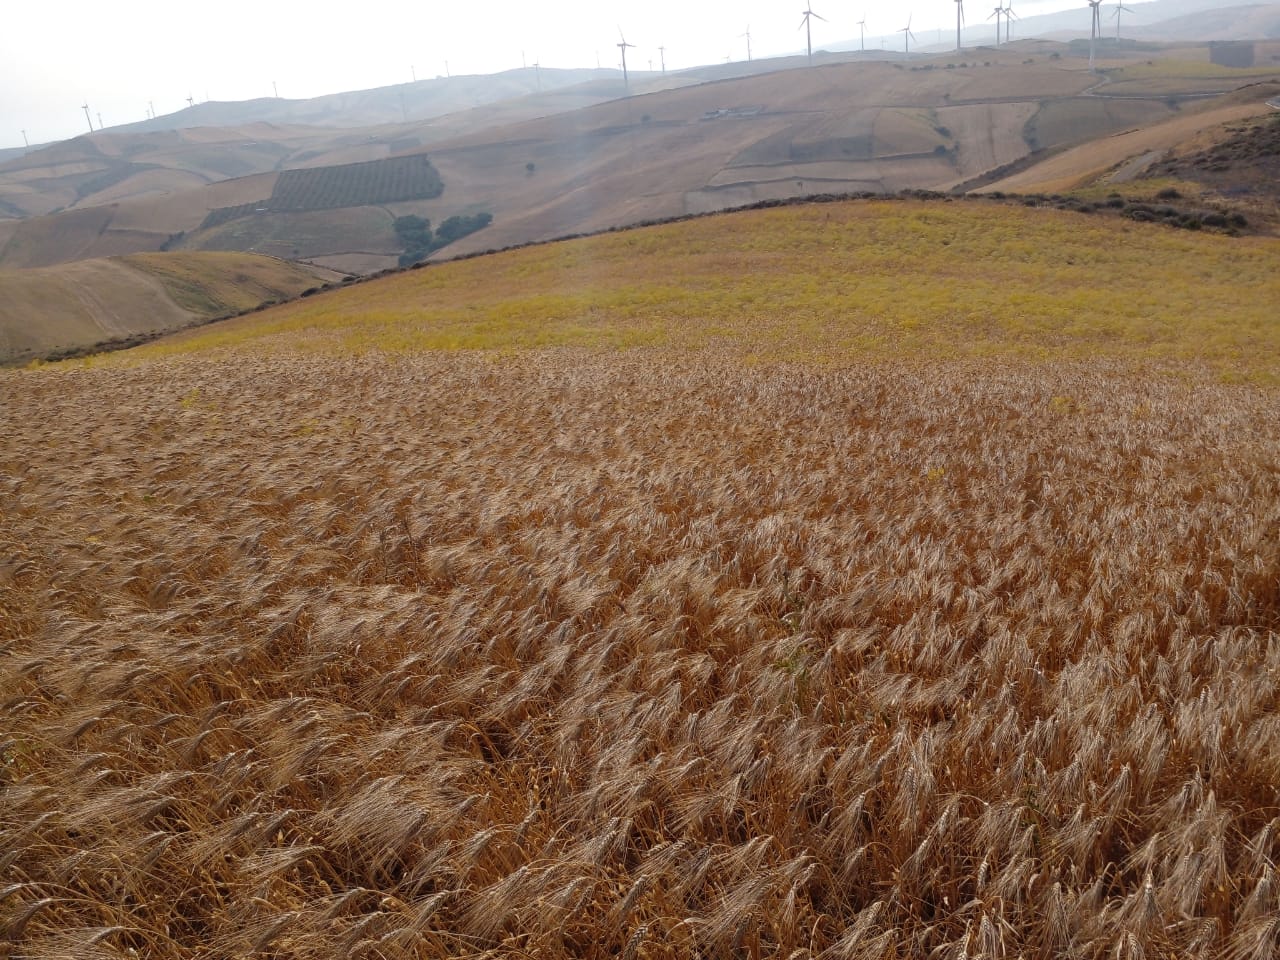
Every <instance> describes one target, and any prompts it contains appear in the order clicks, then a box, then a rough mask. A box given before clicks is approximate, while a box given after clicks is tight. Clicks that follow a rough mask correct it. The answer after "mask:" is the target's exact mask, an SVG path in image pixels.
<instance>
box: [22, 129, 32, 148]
mask: <svg viewBox="0 0 1280 960" xmlns="http://www.w3.org/2000/svg"><path fill="white" fill-rule="evenodd" d="M22 142H23V143H24V144H26V146H27V147H28V148H30V146H31V141H30V140H28V139H27V131H25V130H23V131H22Z"/></svg>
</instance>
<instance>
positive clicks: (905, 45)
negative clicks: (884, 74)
mask: <svg viewBox="0 0 1280 960" xmlns="http://www.w3.org/2000/svg"><path fill="white" fill-rule="evenodd" d="M1099 2H1101V0H1099ZM898 33H900V34H902V50H903V52H904V53H910V52H911V41H912V40H915V39H916V35H915V34H914V33H912V32H911V16H910V15H908V16H907V25H906V26H905V27H903V28H902V29H901V30H899V31H898Z"/></svg>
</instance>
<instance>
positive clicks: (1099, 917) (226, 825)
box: [0, 351, 1280, 958]
mask: <svg viewBox="0 0 1280 960" xmlns="http://www.w3.org/2000/svg"><path fill="white" fill-rule="evenodd" d="M0 391H2V392H3V393H4V394H5V404H4V408H3V413H2V414H0V422H2V424H3V431H2V432H3V433H4V435H5V436H6V437H7V438H8V439H7V440H6V441H5V442H4V443H3V445H0V517H3V522H2V524H0V557H2V558H3V566H0V631H2V632H3V634H4V636H5V637H6V640H5V644H4V648H3V651H2V652H0V690H2V691H3V697H4V706H3V711H4V716H5V718H6V719H5V724H4V726H5V729H4V732H3V736H2V737H0V739H3V741H4V745H3V748H2V749H3V757H4V760H3V767H0V778H2V779H0V791H2V793H0V796H3V804H0V851H2V855H3V857H4V860H3V864H4V869H3V875H4V876H5V877H6V878H7V881H6V882H7V883H8V884H10V885H9V886H7V887H6V888H5V889H3V890H2V891H0V895H2V896H3V900H2V901H0V924H2V925H0V932H3V935H4V936H7V938H8V940H9V945H10V947H12V949H14V950H16V951H17V952H18V954H19V955H22V956H33V957H45V956H65V955H70V954H74V955H76V956H78V957H90V956H104V957H118V956H125V955H129V956H134V955H137V956H146V957H193V958H194V957H216V956H248V955H259V956H270V957H332V956H357V955H363V956H370V957H391V956H417V957H443V956H494V957H496V956H527V957H547V958H551V957H568V956H577V957H606V956H627V957H690V956H705V957H721V956H743V957H811V956H822V957H867V958H872V957H874V958H883V957H907V956H911V957H931V956H932V957H958V956H970V957H976V956H985V957H993V958H994V957H1002V956H1008V957H1014V956H1018V955H1021V956H1024V957H1045V958H1047V957H1058V956H1072V957H1076V956H1078V957H1104V956H1105V957H1117V956H1118V957H1139V956H1148V957H1156V956H1159V957H1166V956H1171V955H1174V956H1179V957H1193V956H1203V957H1258V958H1263V957H1268V956H1271V955H1272V954H1271V953H1270V952H1269V951H1271V950H1274V949H1276V947H1277V944H1278V943H1280V929H1278V926H1277V921H1276V916H1277V911H1278V910H1280V892H1278V890H1277V878H1276V871H1275V864H1276V858H1277V855H1278V854H1280V798H1278V797H1277V784H1278V783H1280V719H1277V717H1278V713H1277V706H1278V703H1277V690H1278V683H1280V674H1278V673H1277V671H1278V670H1280V638H1278V637H1277V633H1276V628H1277V624H1278V623H1280V595H1278V594H1280V587H1278V585H1277V573H1278V571H1280V545H1278V544H1277V539H1276V530H1277V528H1278V524H1280V468H1278V466H1277V465H1278V464H1280V441H1278V440H1277V437H1276V433H1275V430H1274V424H1275V423H1277V422H1280V402H1277V395H1276V394H1275V393H1274V392H1268V391H1266V390H1262V389H1256V388H1253V387H1247V386H1244V387H1241V386H1224V385H1222V384H1217V383H1206V382H1202V381H1201V380H1199V379H1197V378H1196V377H1189V378H1187V379H1186V380H1177V379H1175V378H1169V377H1136V378H1130V377H1127V376H1125V371H1124V369H1123V368H1120V367H1118V366H1117V367H1109V366H1107V365H1106V364H1104V363H1096V364H1083V363H1082V364H1069V363H1068V364H1059V365H1057V366H1048V365H1042V366H1037V365H1031V364H1027V365H1023V364H1019V363H1016V362H1014V363H1010V362H1004V363H1002V364H1000V365H997V364H995V363H990V364H984V363H981V362H971V363H963V364H958V365H953V366H950V367H943V366H942V365H914V366H911V367H906V366H897V365H894V364H883V363H882V364H877V365H871V366H865V367H855V368H852V369H849V370H846V371H814V370H810V369H805V368H803V367H788V366H780V367H758V368H751V367H748V366H743V365H741V364H735V363H732V362H729V361H718V360H715V359H714V358H713V357H711V356H709V355H703V356H701V357H699V358H697V359H673V357H672V356H671V355H669V354H664V353H648V352H645V351H632V352H630V353H625V354H606V353H595V352H589V351H583V352H575V351H549V352H534V353H531V354H527V355H522V356H519V357H516V358H509V359H505V360H502V361H500V362H494V361H493V360H486V359H482V358H475V357H466V356H464V355H452V356H443V355H435V356H433V355H423V356H417V357H409V358H397V359H395V360H392V361H388V360H385V359H382V358H378V357H376V356H366V357H362V358H355V359H350V358H348V359H336V358H324V357H309V358H308V357H297V356H285V357H277V358H273V359H271V360H270V361H266V360H255V359H252V358H250V357H248V356H247V355H246V356H244V357H239V358H236V359H234V360H201V359H187V360H183V361H181V362H177V361H174V362H165V363H152V364H143V365H141V366H139V367H136V368H133V369H130V370H124V371H118V370H116V371H113V370H102V369H80V370H75V369H70V370H62V371H56V372H52V373H40V374H37V375H30V374H28V375H17V374H9V375H5V378H4V379H3V380H0ZM55 425H56V429H54V427H55ZM130 950H134V951H136V954H133V953H128V951H130Z"/></svg>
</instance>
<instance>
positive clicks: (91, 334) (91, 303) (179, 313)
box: [0, 253, 338, 364]
mask: <svg viewBox="0 0 1280 960" xmlns="http://www.w3.org/2000/svg"><path fill="white" fill-rule="evenodd" d="M334 279H338V277H337V275H335V274H330V273H327V272H323V271H317V270H314V269H308V268H305V267H302V266H299V265H297V264H292V263H286V262H284V261H280V260H273V259H270V258H267V257H260V256H251V255H242V254H229V253H182V254H177V253H173V254H165V253H158V254H135V255H133V256H127V257H115V258H111V259H105V260H81V261H77V262H75V263H66V264H61V265H59V266H56V267H47V268H43V269H31V270H0V364H3V363H13V362H15V361H22V360H25V359H28V358H31V357H45V356H50V355H56V354H66V353H75V352H79V351H82V350H85V349H87V348H91V347H94V346H95V345H103V344H104V343H107V342H111V343H115V344H122V343H129V342H136V341H137V340H139V339H145V338H147V337H149V336H151V335H154V334H156V333H159V332H162V331H166V330H174V329H177V328H180V327H184V326H189V325H190V324H192V323H194V322H196V321H200V320H208V319H212V318H215V317H225V316H229V315H231V314H235V313H239V312H241V311H244V310H250V309H253V308H254V307H257V306H259V305H260V304H262V303H263V302H265V301H268V300H272V301H274V300H282V299H289V298H292V297H296V296H298V294H300V293H302V292H303V291H304V290H308V289H311V288H313V287H316V286H318V285H319V284H321V283H324V282H326V281H329V280H334Z"/></svg>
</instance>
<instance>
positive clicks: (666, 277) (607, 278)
mask: <svg viewBox="0 0 1280 960" xmlns="http://www.w3.org/2000/svg"><path fill="white" fill-rule="evenodd" d="M1276 249H1277V242H1276V241H1275V240H1274V239H1271V238H1227V237H1223V236H1220V235H1215V236H1205V235H1194V234H1189V233H1183V232H1175V231H1169V230H1164V229H1160V228H1155V227H1152V226H1149V225H1143V224H1135V223H1129V222H1127V221H1125V220H1122V219H1120V218H1100V217H1086V216H1083V215H1079V214H1073V213H1069V212H1059V211H1048V210H1033V209H1028V208H1024V207H1021V206H1006V205H1001V204H992V205H988V204H986V203H983V204H978V203H938V202H931V203H926V202H921V201H870V202H846V203H829V204H821V205H808V206H794V207H785V208H779V209H766V210H754V211H748V212H743V213H736V214H732V215H727V216H720V217H712V218H706V219H696V220H691V221H687V222H684V223H673V224H667V225H663V226H656V227H648V228H644V229H638V230H631V231H626V232H619V233H612V234H606V235H602V236H597V237H592V238H584V239H581V240H573V241H569V242H563V243H555V244H547V245H541V246H536V247H529V248H526V249H522V250H515V251H510V252H507V253H504V254H501V255H498V256H496V257H486V258H482V259H472V260H465V261H458V262H453V263H448V264H442V265H439V266H433V267H428V268H427V269H424V270H421V271H414V272H409V273H404V274H400V275H397V276H390V277H387V278H384V279H381V280H378V281H376V282H367V283H361V284H358V285H354V286H352V287H351V288H350V289H343V290H334V291H330V292H328V293H326V294H324V295H323V296H319V297H314V298H311V299H309V300H307V301H305V302H298V303H294V304H290V305H287V306H285V307H282V308H280V309H277V310H273V311H272V312H271V313H270V314H267V315H261V316H255V317H253V318H248V319H245V320H237V321H234V322H231V323H228V324H222V325H219V326H218V327H216V328H209V329H207V330H204V331H202V332H200V333H198V334H193V335H191V336H189V337H184V338H182V339H180V340H175V341H171V342H167V343H165V344H162V345H156V346H155V347H153V348H149V349H150V350H152V351H159V352H162V353H163V352H170V353H171V352H197V351H201V350H205V349H208V348H210V347H214V346H226V347H237V346H239V347H243V348H246V349H253V350H260V349H276V348H277V347H283V346H302V345H304V344H305V346H306V347H307V348H308V349H320V350H325V351H330V350H336V351H340V352H352V351H354V352H363V351H366V350H380V351H387V350H392V351H397V350H401V351H416V350H422V349H459V348H464V349H489V350H513V349H522V348H527V347H538V346H556V345H579V346H604V347H619V346H649V347H675V348H679V349H682V350H683V349H689V348H699V347H705V346H707V345H709V344H720V345H727V346H731V347H732V348H733V349H735V350H737V351H739V352H740V353H741V354H743V355H751V356H754V357H757V358H759V359H771V358H773V359H777V358H781V359H803V360H808V361H818V362H823V363H834V364H841V363H847V362H852V361H855V360H857V359H859V358H863V357H868V356H870V357H885V356H913V357H955V356H981V355H1016V356H1023V357H1032V358H1051V357H1076V358H1080V357H1090V356H1095V355H1105V356H1114V357H1122V358H1128V359H1132V360H1142V361H1148V360H1155V361H1180V360H1195V361H1197V362H1202V363H1206V364H1209V365H1211V366H1213V367H1215V368H1216V369H1217V370H1218V371H1219V372H1220V373H1221V374H1222V375H1225V376H1231V377H1237V376H1245V377H1249V378H1254V379H1259V380H1264V381H1272V380H1276V379H1277V369H1276V357H1277V356H1278V355H1280V324H1278V323H1277V320H1276V317H1275V315H1274V310H1273V309H1272V305H1273V304H1274V303H1276V302H1280V277H1278V276H1277V274H1276V271H1275V270H1274V268H1273V267H1274V262H1275V256H1276Z"/></svg>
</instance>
